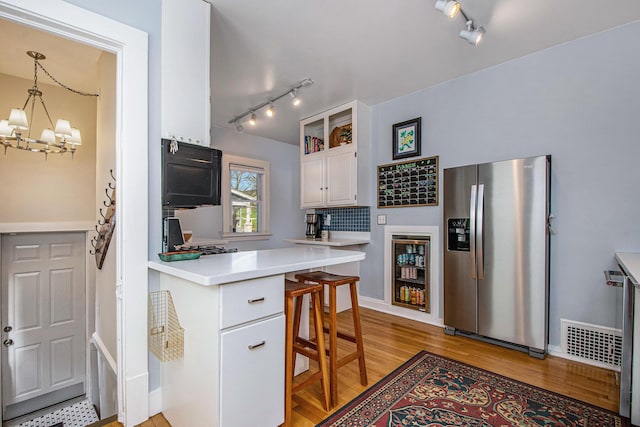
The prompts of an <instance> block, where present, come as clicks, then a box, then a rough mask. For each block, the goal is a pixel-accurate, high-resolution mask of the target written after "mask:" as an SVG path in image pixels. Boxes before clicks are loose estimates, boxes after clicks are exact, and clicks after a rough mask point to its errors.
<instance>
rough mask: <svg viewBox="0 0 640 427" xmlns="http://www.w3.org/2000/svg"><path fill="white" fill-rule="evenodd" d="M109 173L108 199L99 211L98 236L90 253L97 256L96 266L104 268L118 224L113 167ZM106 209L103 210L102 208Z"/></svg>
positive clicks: (96, 227) (93, 240)
mask: <svg viewBox="0 0 640 427" xmlns="http://www.w3.org/2000/svg"><path fill="white" fill-rule="evenodd" d="M109 174H110V175H111V179H112V180H113V181H112V182H109V183H108V184H107V188H105V189H104V193H105V195H106V196H107V200H104V201H103V202H102V204H103V205H104V208H100V209H99V210H98V213H99V215H100V217H102V218H98V220H97V225H96V226H95V229H96V233H98V235H97V236H95V237H93V238H92V239H91V246H93V249H92V250H89V253H90V254H91V255H93V256H95V258H96V266H97V267H98V269H101V268H102V265H103V264H104V258H105V256H106V255H107V250H108V249H109V243H110V242H111V236H113V230H114V229H115V226H116V219H115V213H116V185H115V176H114V175H113V169H109ZM105 208H106V211H105V212H103V211H102V209H105Z"/></svg>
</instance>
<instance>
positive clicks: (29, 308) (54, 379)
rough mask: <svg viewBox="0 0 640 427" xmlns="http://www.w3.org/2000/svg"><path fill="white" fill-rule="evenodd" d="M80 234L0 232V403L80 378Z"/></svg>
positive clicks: (82, 296)
mask: <svg viewBox="0 0 640 427" xmlns="http://www.w3.org/2000/svg"><path fill="white" fill-rule="evenodd" d="M84 250H85V234H84V233H26V234H16V235H3V236H2V252H1V257H2V328H3V329H2V340H3V345H2V404H3V413H4V414H6V410H5V408H7V407H8V406H9V405H12V404H16V403H19V402H23V401H26V400H28V399H32V398H37V397H40V396H43V395H45V394H48V393H50V392H54V391H57V390H61V389H63V388H66V387H69V386H71V385H75V384H78V383H83V382H84V376H85V354H84V350H85V254H84Z"/></svg>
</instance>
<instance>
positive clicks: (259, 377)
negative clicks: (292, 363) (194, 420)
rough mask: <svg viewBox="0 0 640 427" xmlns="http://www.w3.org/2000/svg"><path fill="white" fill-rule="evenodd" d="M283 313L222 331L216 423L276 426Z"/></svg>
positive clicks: (280, 390)
mask: <svg viewBox="0 0 640 427" xmlns="http://www.w3.org/2000/svg"><path fill="white" fill-rule="evenodd" d="M284 327H285V322H284V316H283V315H280V316H278V317H275V318H271V319H268V320H263V321H261V322H258V323H255V324H249V325H247V326H242V327H239V328H237V329H232V330H229V331H224V332H222V339H221V355H222V357H221V360H220V366H221V372H220V389H221V390H222V394H221V396H220V425H221V426H223V427H226V426H234V427H243V426H247V427H250V426H251V427H254V426H277V425H279V424H281V423H282V422H283V421H284V420H283V418H282V411H279V410H274V408H282V403H283V402H282V396H284V382H283V378H284V335H283V334H282V331H283V330H284Z"/></svg>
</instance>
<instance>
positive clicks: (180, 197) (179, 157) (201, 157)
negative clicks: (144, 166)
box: [162, 139, 222, 208]
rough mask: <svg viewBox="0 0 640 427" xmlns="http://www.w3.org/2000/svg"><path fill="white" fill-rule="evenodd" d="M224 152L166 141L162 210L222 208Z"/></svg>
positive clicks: (163, 142) (163, 156) (163, 145)
mask: <svg viewBox="0 0 640 427" xmlns="http://www.w3.org/2000/svg"><path fill="white" fill-rule="evenodd" d="M221 167H222V151H220V150H216V149H215V148H209V147H202V146H199V145H193V144H188V143H184V142H175V141H173V143H172V140H169V139H163V140H162V206H163V207H166V208H193V207H196V206H202V205H219V204H220V185H221V184H220V178H221V175H220V170H221Z"/></svg>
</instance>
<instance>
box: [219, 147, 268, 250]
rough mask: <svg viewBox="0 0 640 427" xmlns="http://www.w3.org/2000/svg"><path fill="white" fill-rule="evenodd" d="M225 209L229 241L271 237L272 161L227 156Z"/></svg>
mask: <svg viewBox="0 0 640 427" xmlns="http://www.w3.org/2000/svg"><path fill="white" fill-rule="evenodd" d="M222 209H223V212H224V217H223V232H222V237H224V238H225V239H230V240H240V239H246V240H260V239H267V238H269V236H270V235H271V234H270V233H269V162H266V161H264V160H256V159H249V158H246V157H239V156H232V155H227V154H224V155H223V156H222Z"/></svg>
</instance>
